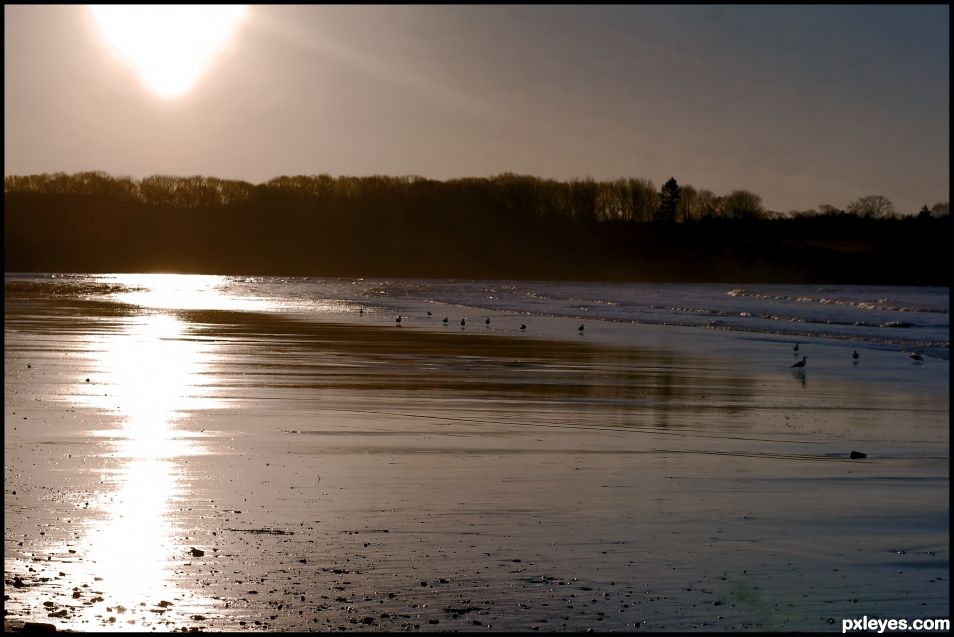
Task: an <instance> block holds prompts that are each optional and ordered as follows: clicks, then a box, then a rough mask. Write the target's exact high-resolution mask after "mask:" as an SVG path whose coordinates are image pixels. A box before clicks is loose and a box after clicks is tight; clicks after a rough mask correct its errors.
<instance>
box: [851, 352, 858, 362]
mask: <svg viewBox="0 0 954 637" xmlns="http://www.w3.org/2000/svg"><path fill="white" fill-rule="evenodd" d="M851 357H852V358H853V359H855V360H858V350H855V351H853V352H852V353H851Z"/></svg>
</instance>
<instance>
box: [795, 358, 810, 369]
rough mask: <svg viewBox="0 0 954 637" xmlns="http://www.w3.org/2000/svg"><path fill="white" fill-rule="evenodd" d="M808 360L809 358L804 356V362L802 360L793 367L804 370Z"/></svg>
mask: <svg viewBox="0 0 954 637" xmlns="http://www.w3.org/2000/svg"><path fill="white" fill-rule="evenodd" d="M807 358H808V357H807V356H802V360H800V361H798V362H797V363H795V364H794V365H792V367H798V368H803V367H805V360H806V359H807Z"/></svg>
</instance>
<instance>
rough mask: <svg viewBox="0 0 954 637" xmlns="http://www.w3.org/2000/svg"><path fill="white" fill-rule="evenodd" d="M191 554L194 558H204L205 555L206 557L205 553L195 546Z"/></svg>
mask: <svg viewBox="0 0 954 637" xmlns="http://www.w3.org/2000/svg"><path fill="white" fill-rule="evenodd" d="M189 552H190V553H191V554H192V557H202V556H203V555H205V551H201V550H199V549H197V548H195V547H194V546H193V547H192V550H191V551H189Z"/></svg>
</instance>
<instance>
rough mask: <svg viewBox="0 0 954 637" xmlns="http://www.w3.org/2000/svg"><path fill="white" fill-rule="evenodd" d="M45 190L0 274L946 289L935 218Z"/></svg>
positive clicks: (22, 210) (495, 199) (390, 197)
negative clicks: (169, 274) (174, 274)
mask: <svg viewBox="0 0 954 637" xmlns="http://www.w3.org/2000/svg"><path fill="white" fill-rule="evenodd" d="M41 177H49V176H41ZM53 177H55V178H53ZM53 177H51V178H47V179H37V178H35V177H7V178H6V180H5V193H4V269H5V271H6V272H150V271H166V272H190V273H203V274H255V275H289V276H290V275H300V276H365V277H419V278H496V279H535V280H541V279H550V280H603V281H670V282H677V281H685V282H753V283H756V282H765V283H824V282H827V283H857V284H893V285H941V286H949V284H950V272H951V261H950V252H951V250H950V246H951V229H950V216H949V214H946V215H944V216H933V215H920V216H904V217H891V218H877V217H871V216H862V215H859V214H854V213H845V212H841V211H838V212H828V213H826V214H815V215H803V216H797V217H788V218H786V217H782V218H779V216H778V215H772V214H769V213H766V212H765V211H762V210H760V209H759V208H758V207H757V206H756V207H754V208H751V209H748V210H744V209H740V208H738V207H736V208H734V209H731V210H730V209H729V208H727V207H726V208H724V209H722V210H721V211H720V210H714V211H710V213H707V214H695V213H693V214H689V209H688V208H686V209H685V210H686V212H685V214H682V215H680V214H678V213H673V212H672V210H679V208H677V207H675V206H677V205H678V202H679V194H678V190H674V191H673V192H674V193H675V194H674V195H673V197H675V199H673V198H672V197H671V198H670V199H669V200H668V201H669V203H668V204H665V203H664V204H660V203H659V202H658V198H657V200H656V201H655V202H653V201H652V200H651V199H652V198H651V197H650V198H649V199H650V200H651V201H649V204H647V203H646V202H645V201H642V200H640V201H637V200H636V195H637V194H638V195H640V196H641V197H643V195H646V194H647V193H648V192H650V191H649V190H648V189H647V188H645V187H644V185H645V184H643V186H640V183H642V182H639V181H638V180H636V181H634V180H631V181H634V183H632V184H627V182H623V181H619V182H609V183H607V182H595V181H592V180H583V181H573V182H554V181H550V180H540V179H536V178H532V177H522V176H517V175H501V176H499V177H495V178H487V179H459V180H452V181H444V182H441V181H434V180H427V179H422V178H398V177H363V178H332V177H328V176H316V177H294V178H292V177H289V178H280V179H276V180H272V181H270V182H268V183H266V184H261V185H251V184H247V183H245V182H230V181H225V180H218V179H214V178H203V177H192V178H174V177H163V178H148V179H146V180H143V181H141V182H136V181H133V180H130V179H128V178H112V177H108V176H105V175H102V174H100V173H82V174H78V175H73V176H68V175H61V176H53ZM640 188H642V190H640ZM663 194H664V195H665V194H666V193H665V191H664V193H663ZM643 198H645V197H643ZM717 199H718V198H717ZM727 199H728V198H727ZM717 203H718V202H717ZM647 206H648V207H647ZM653 206H655V208H653ZM665 206H668V207H669V208H670V213H669V214H663V215H661V214H659V210H661V209H662V207H665ZM654 210H655V212H653V211H654ZM730 212H731V214H730Z"/></svg>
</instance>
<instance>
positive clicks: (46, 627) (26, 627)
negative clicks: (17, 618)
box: [4, 622, 56, 633]
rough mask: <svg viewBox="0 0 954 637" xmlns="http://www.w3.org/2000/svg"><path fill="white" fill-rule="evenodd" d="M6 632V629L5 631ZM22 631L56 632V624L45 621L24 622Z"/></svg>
mask: <svg viewBox="0 0 954 637" xmlns="http://www.w3.org/2000/svg"><path fill="white" fill-rule="evenodd" d="M4 632H6V631H4ZM21 632H24V633H55V632H56V626H54V625H53V624H45V623H43V622H27V623H25V624H23V629H22V630H21Z"/></svg>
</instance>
